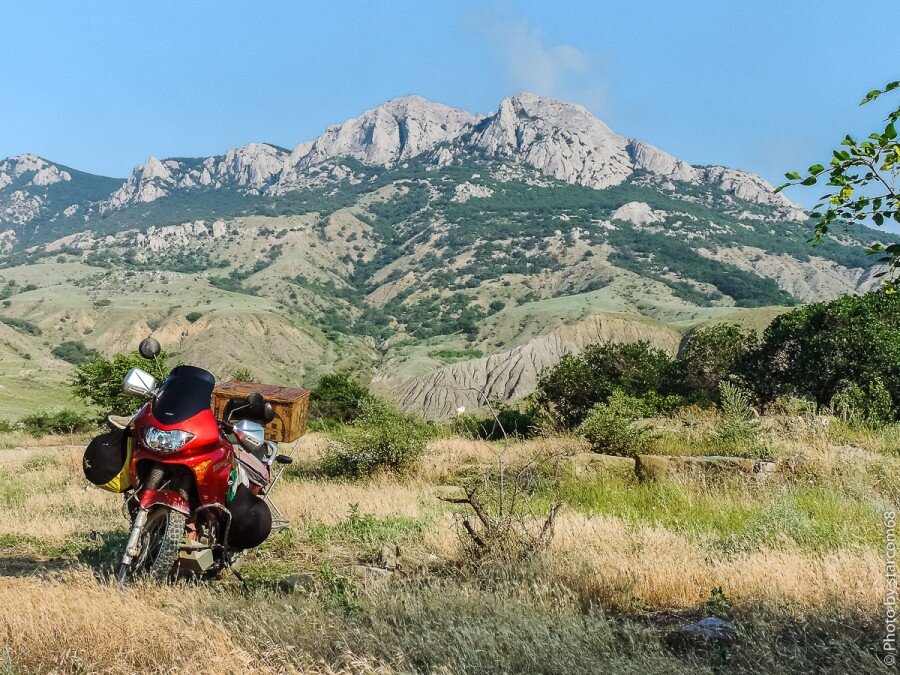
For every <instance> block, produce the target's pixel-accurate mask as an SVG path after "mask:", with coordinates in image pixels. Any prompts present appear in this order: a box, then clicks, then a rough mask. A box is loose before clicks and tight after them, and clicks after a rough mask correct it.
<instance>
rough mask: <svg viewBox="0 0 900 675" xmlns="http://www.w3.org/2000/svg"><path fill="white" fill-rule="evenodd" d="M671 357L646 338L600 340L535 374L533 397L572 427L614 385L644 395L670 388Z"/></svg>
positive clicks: (606, 394)
mask: <svg viewBox="0 0 900 675" xmlns="http://www.w3.org/2000/svg"><path fill="white" fill-rule="evenodd" d="M672 380H673V362H672V359H671V358H669V355H668V354H666V353H665V352H663V351H662V350H659V349H656V348H654V347H651V346H650V344H649V343H647V342H635V343H632V344H612V343H600V344H594V345H590V346H589V347H587V348H586V349H585V350H584V351H583V352H582V353H581V355H579V356H573V355H571V354H567V355H566V356H564V357H563V358H562V359H561V360H560V362H559V363H558V364H557V365H556V366H554V367H552V368H549V369H547V370H545V371H543V372H542V373H541V374H540V376H539V377H538V392H537V400H538V401H539V402H540V403H541V405H543V406H544V407H545V408H546V409H547V410H548V411H549V412H550V413H551V414H552V415H553V416H554V417H555V418H556V419H557V420H558V421H559V422H560V423H561V424H562V425H563V426H565V427H567V428H569V429H572V428H575V427H577V426H578V425H579V424H581V422H583V421H584V420H585V418H586V417H587V416H588V413H589V412H590V411H591V409H592V408H593V407H594V406H595V405H597V404H598V403H606V402H607V401H608V400H609V398H610V397H611V396H612V395H613V393H614V392H615V391H616V390H621V391H622V392H623V393H625V394H628V395H630V396H637V397H643V396H646V395H649V394H650V393H651V392H660V393H666V392H667V391H668V390H670V389H672V386H671V382H672Z"/></svg>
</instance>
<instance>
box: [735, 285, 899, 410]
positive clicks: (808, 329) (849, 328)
mask: <svg viewBox="0 0 900 675" xmlns="http://www.w3.org/2000/svg"><path fill="white" fill-rule="evenodd" d="M898 325H900V295H898V294H890V293H887V292H885V291H876V292H873V293H868V294H866V295H863V296H850V295H847V296H844V297H842V298H838V299H837V300H833V301H831V302H821V303H817V304H813V305H807V306H805V307H801V308H799V309H795V310H793V311H791V312H788V313H786V314H782V315H780V316H778V317H776V318H775V320H774V321H773V322H772V323H771V325H769V327H768V328H767V329H766V331H765V333H764V334H763V339H762V343H761V344H760V346H759V347H758V348H757V349H755V350H754V351H753V352H751V353H750V354H748V356H747V357H746V358H745V359H744V362H743V364H742V367H741V369H742V372H743V374H744V377H745V378H746V380H747V382H749V383H750V384H751V386H752V388H753V390H754V392H755V393H756V394H757V396H758V397H759V398H760V399H761V400H762V401H764V402H770V401H773V400H774V399H775V398H777V397H778V396H782V395H786V394H791V395H798V396H805V397H808V398H811V399H812V400H814V401H815V402H816V405H817V406H818V408H820V409H821V408H822V407H824V406H827V405H829V404H830V403H831V401H832V399H833V398H834V396H835V394H837V393H838V391H839V390H840V389H844V388H846V387H847V386H848V384H849V383H853V384H855V385H856V386H858V387H860V388H861V389H862V390H864V391H874V388H879V387H883V388H885V389H886V390H887V393H888V395H889V396H890V399H891V403H890V408H891V414H892V416H897V414H898V413H900V331H898V330H897V326H898ZM879 382H880V383H881V384H878V383H879Z"/></svg>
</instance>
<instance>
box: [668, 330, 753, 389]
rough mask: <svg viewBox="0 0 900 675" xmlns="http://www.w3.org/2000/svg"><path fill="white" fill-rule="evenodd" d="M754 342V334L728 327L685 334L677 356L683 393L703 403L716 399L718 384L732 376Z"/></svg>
mask: <svg viewBox="0 0 900 675" xmlns="http://www.w3.org/2000/svg"><path fill="white" fill-rule="evenodd" d="M757 342H758V340H757V337H756V333H754V332H752V331H747V332H745V331H743V330H741V328H740V326H737V325H735V324H730V323H721V324H716V325H713V326H701V327H700V328H697V329H695V330H693V331H691V332H690V333H688V335H687V337H686V338H685V339H684V342H683V343H682V345H681V351H680V353H679V354H678V371H679V374H680V377H679V381H680V383H681V384H680V387H681V388H682V391H683V393H684V394H686V395H689V396H690V395H694V396H698V397H699V398H701V399H704V398H705V399H706V400H707V401H708V400H710V399H715V398H717V397H718V392H719V383H720V382H722V381H723V380H725V378H727V377H728V376H729V375H730V374H732V373H733V372H734V370H735V367H736V366H737V363H738V362H739V361H740V359H741V358H743V357H744V356H745V355H746V354H747V352H749V351H751V350H752V349H754V348H755V347H756V345H757Z"/></svg>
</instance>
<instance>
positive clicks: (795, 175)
mask: <svg viewBox="0 0 900 675" xmlns="http://www.w3.org/2000/svg"><path fill="white" fill-rule="evenodd" d="M784 177H785V178H787V179H788V180H800V174H799V173H797V172H796V171H788V172H787V173H786V174H784Z"/></svg>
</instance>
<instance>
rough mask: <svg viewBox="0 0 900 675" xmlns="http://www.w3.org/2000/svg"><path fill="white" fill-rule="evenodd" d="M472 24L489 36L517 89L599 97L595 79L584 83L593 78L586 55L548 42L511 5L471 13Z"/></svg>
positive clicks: (565, 45) (575, 49) (572, 48)
mask: <svg viewBox="0 0 900 675" xmlns="http://www.w3.org/2000/svg"><path fill="white" fill-rule="evenodd" d="M471 25H472V26H473V27H474V29H475V30H476V31H477V32H478V33H480V34H481V35H482V36H484V37H485V38H486V39H487V40H488V42H489V46H490V47H491V48H492V49H493V50H494V51H495V52H496V54H497V56H498V58H499V60H500V62H501V64H502V65H503V67H504V69H505V71H506V76H507V78H508V80H509V84H510V85H511V86H512V87H513V88H515V89H516V90H517V91H521V90H526V91H531V92H534V93H536V94H544V95H546V96H558V97H564V96H567V95H568V96H570V97H577V98H580V99H583V100H584V99H588V100H589V101H591V102H595V103H596V99H599V98H602V97H599V96H597V94H598V92H597V89H598V87H597V86H596V84H595V83H591V84H589V85H586V83H585V80H592V79H593V73H591V71H590V59H589V58H588V55H587V54H586V53H585V52H583V51H582V50H580V49H577V48H576V47H573V46H572V45H568V44H556V45H554V44H547V41H546V37H545V35H544V31H543V29H541V27H540V26H537V25H535V24H534V23H532V22H531V21H529V20H528V19H525V18H523V17H521V16H519V15H517V14H516V13H515V11H514V9H513V8H512V7H511V6H510V5H508V4H495V5H493V6H492V7H491V8H489V9H487V10H483V11H479V12H476V13H474V14H472V15H471ZM573 95H574V96H573ZM586 102H587V101H586Z"/></svg>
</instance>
